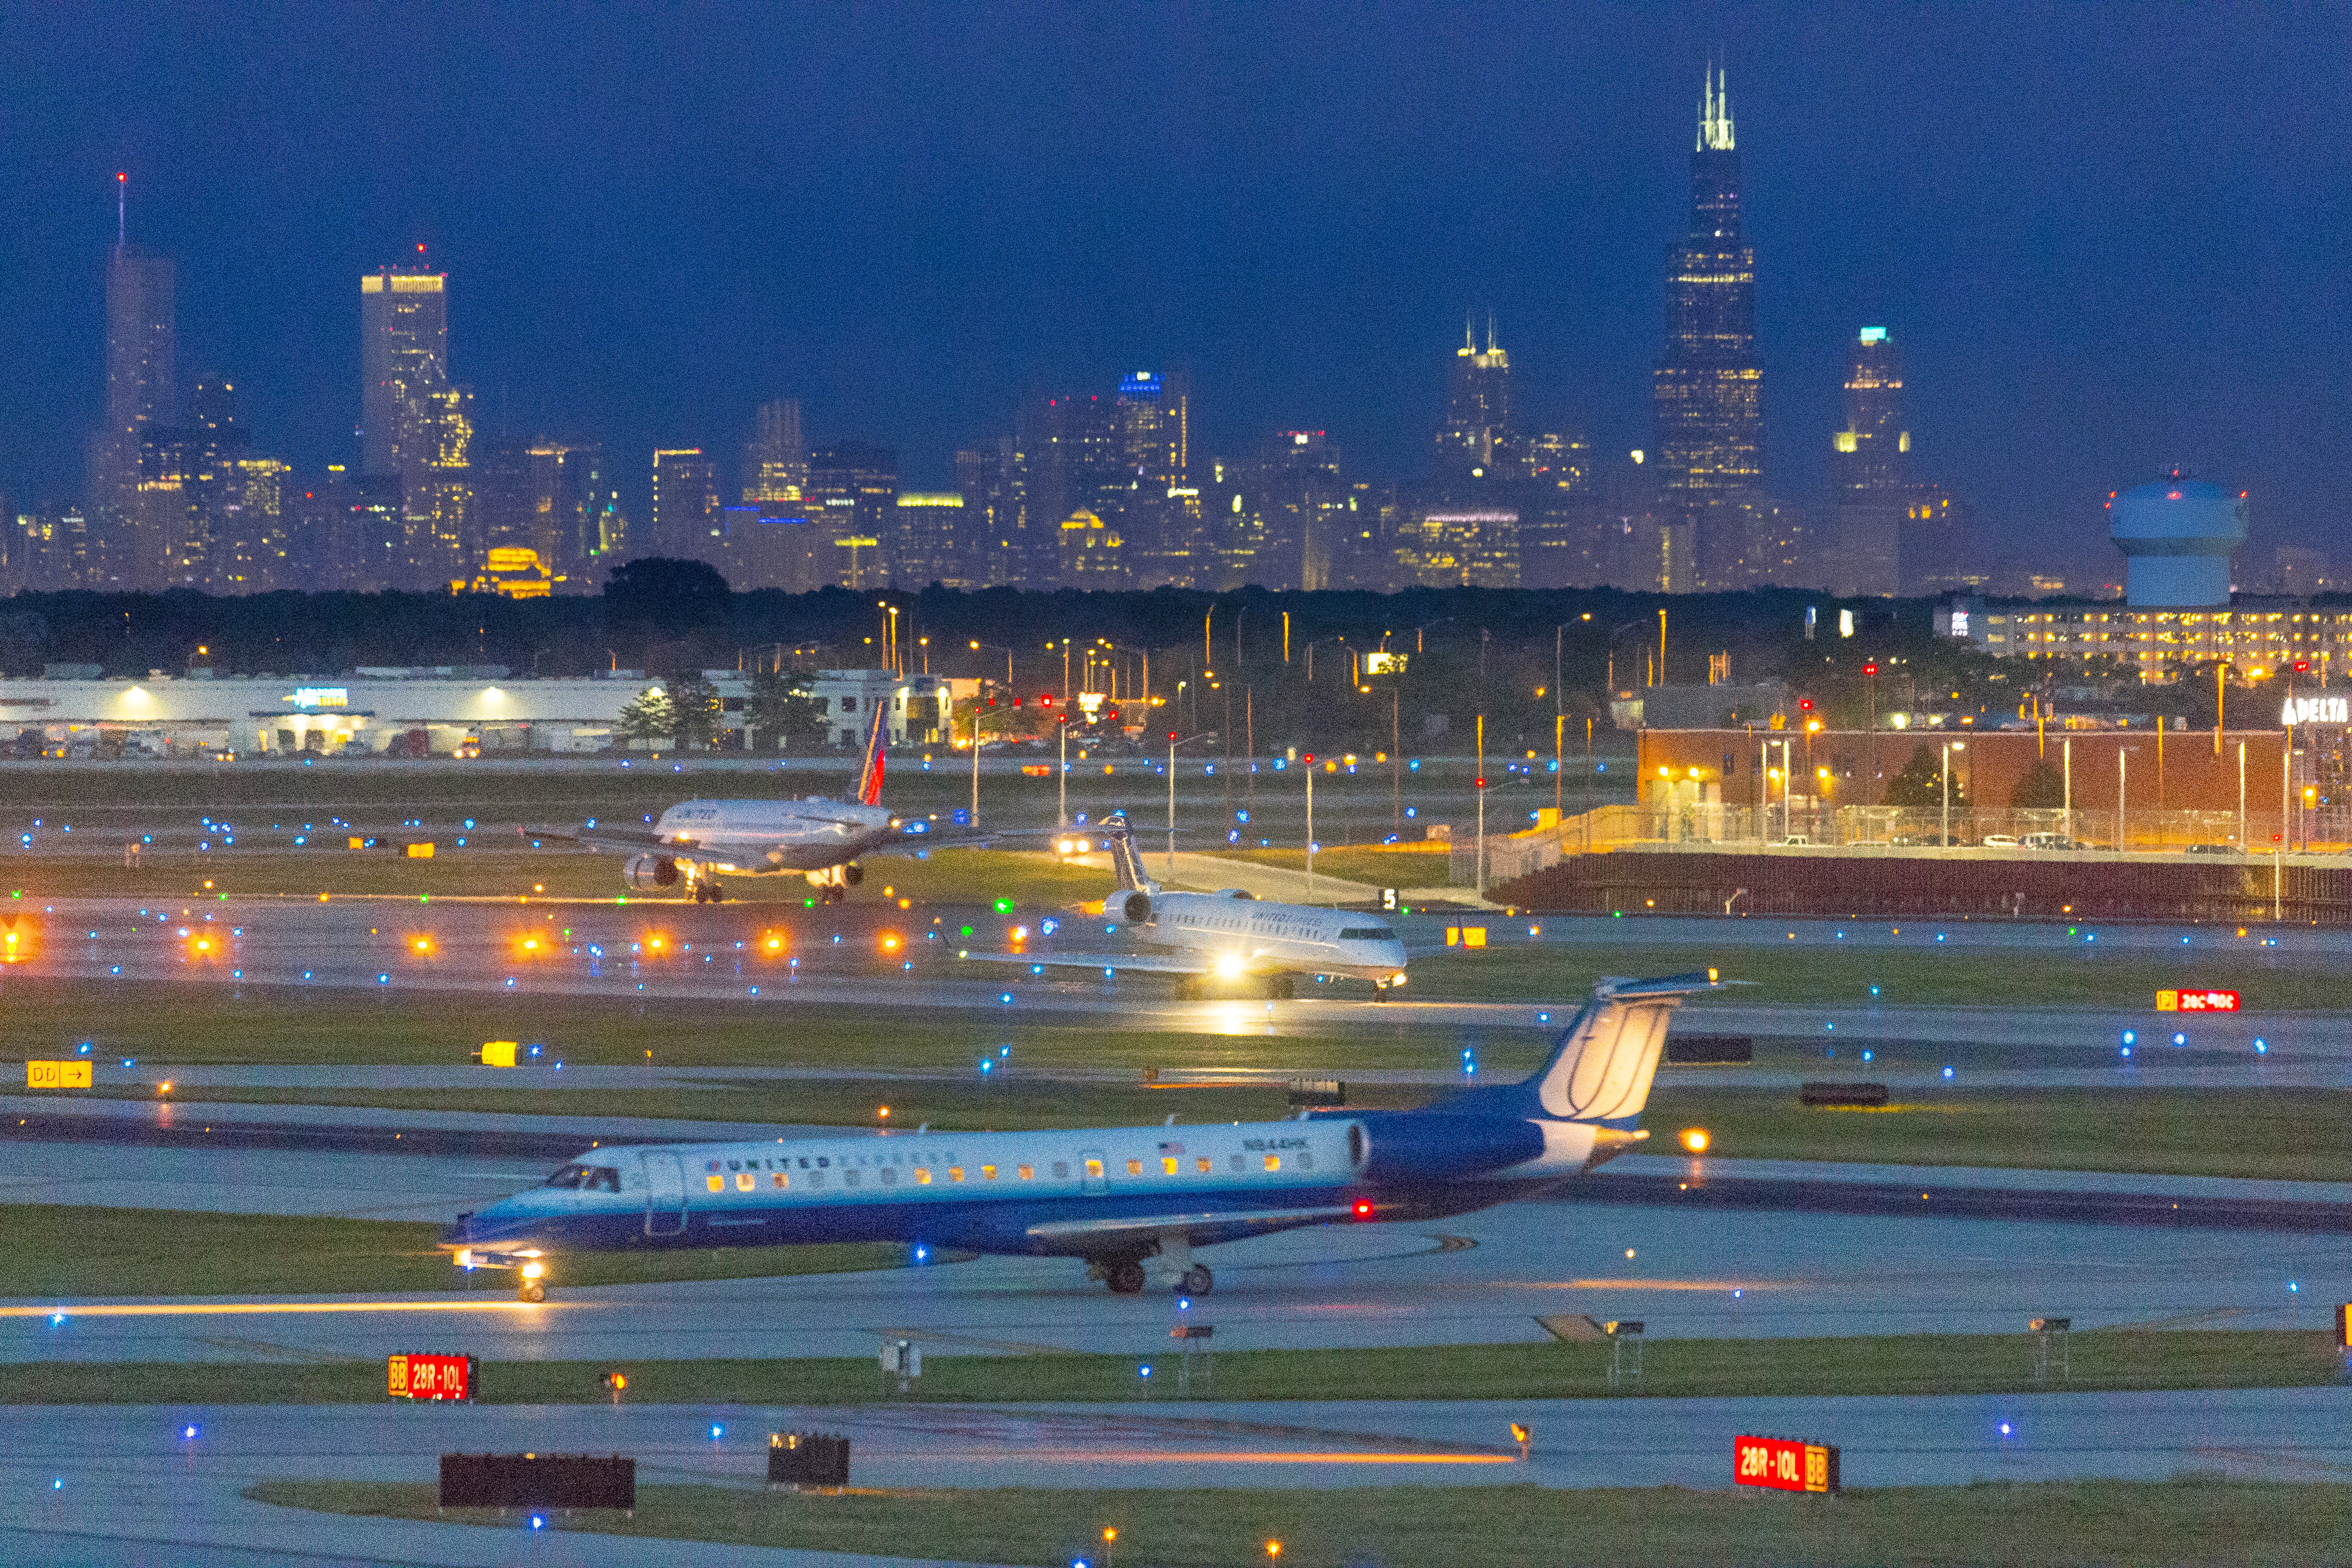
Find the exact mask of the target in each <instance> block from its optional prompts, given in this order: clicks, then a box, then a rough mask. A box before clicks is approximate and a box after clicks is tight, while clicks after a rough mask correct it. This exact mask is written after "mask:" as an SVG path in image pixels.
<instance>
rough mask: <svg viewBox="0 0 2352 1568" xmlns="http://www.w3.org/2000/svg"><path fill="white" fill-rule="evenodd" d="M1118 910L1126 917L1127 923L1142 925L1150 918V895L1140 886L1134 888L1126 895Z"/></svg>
mask: <svg viewBox="0 0 2352 1568" xmlns="http://www.w3.org/2000/svg"><path fill="white" fill-rule="evenodd" d="M1118 912H1119V913H1120V914H1122V915H1125V916H1126V917H1127V923H1128V924H1129V925H1131V926H1139V925H1142V924H1143V923H1145V922H1146V921H1149V920H1150V919H1151V895H1150V893H1147V892H1145V891H1144V890H1143V889H1140V888H1138V889H1134V890H1133V891H1131V892H1129V894H1128V895H1127V900H1126V901H1125V902H1124V903H1122V904H1120V905H1119V907H1118Z"/></svg>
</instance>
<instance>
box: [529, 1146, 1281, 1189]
mask: <svg viewBox="0 0 2352 1568" xmlns="http://www.w3.org/2000/svg"><path fill="white" fill-rule="evenodd" d="M798 1158H799V1160H800V1167H801V1169H802V1170H803V1171H806V1172H808V1173H809V1174H808V1177H807V1182H808V1184H809V1185H810V1186H811V1187H813V1188H814V1187H822V1186H824V1171H825V1169H826V1168H828V1167H830V1166H831V1164H832V1161H831V1159H830V1158H829V1157H828V1156H826V1155H823V1154H819V1155H815V1156H813V1157H812V1156H808V1155H802V1156H799V1157H798ZM812 1158H814V1162H815V1163H814V1166H812V1165H811V1163H810V1162H811V1159H812ZM1291 1158H1292V1160H1293V1162H1294V1163H1295V1165H1294V1168H1296V1169H1297V1170H1301V1171H1311V1170H1313V1169H1314V1168H1315V1156H1314V1154H1313V1153H1311V1152H1307V1151H1306V1150H1301V1151H1299V1152H1297V1154H1294V1155H1293V1156H1291ZM1282 1159H1283V1157H1282V1156H1281V1155H1279V1154H1267V1155H1265V1156H1264V1158H1263V1161H1262V1163H1263V1167H1264V1168H1265V1170H1268V1171H1279V1170H1281V1169H1282ZM792 1163H793V1156H786V1157H785V1158H784V1159H783V1160H782V1161H770V1162H768V1164H769V1166H770V1167H771V1169H770V1173H769V1184H770V1185H771V1186H772V1188H774V1189H775V1190H776V1191H779V1192H782V1191H785V1190H787V1189H789V1188H790V1187H791V1186H792V1184H793V1179H792V1176H791V1175H790V1173H789V1170H788V1168H789V1167H790V1166H791V1165H792ZM1228 1163H1229V1165H1230V1166H1231V1168H1232V1170H1233V1172H1234V1173H1235V1174H1236V1175H1238V1174H1240V1173H1242V1172H1243V1171H1244V1169H1246V1168H1247V1167H1246V1160H1245V1157H1244V1156H1243V1155H1240V1154H1234V1155H1233V1156H1231V1157H1230V1159H1229V1161H1228ZM727 1164H728V1165H729V1166H730V1168H734V1167H737V1166H738V1165H739V1164H740V1167H741V1168H740V1169H734V1170H733V1173H734V1178H735V1190H736V1191H737V1192H739V1193H748V1192H751V1191H753V1190H755V1189H756V1188H757V1187H758V1186H759V1181H760V1178H759V1168H760V1162H759V1161H756V1160H746V1161H741V1162H738V1161H734V1160H730V1161H728V1162H727ZM1181 1165H1182V1162H1181V1160H1180V1159H1179V1158H1178V1157H1177V1156H1176V1155H1174V1154H1163V1155H1161V1156H1160V1174H1162V1175H1166V1176H1173V1175H1177V1174H1179V1173H1181ZM718 1167H719V1162H718V1161H716V1160H713V1161H711V1162H710V1169H709V1174H708V1175H707V1176H706V1177H705V1178H704V1185H705V1186H707V1187H708V1188H709V1190H710V1191H712V1192H714V1193H721V1192H725V1191H726V1190H727V1174H726V1173H723V1172H721V1171H720V1170H719V1168H718ZM1192 1167H1193V1169H1194V1170H1195V1171H1196V1172H1197V1173H1200V1174H1202V1175H1207V1174H1208V1173H1210V1172H1211V1171H1212V1170H1213V1169H1214V1168H1215V1162H1214V1161H1213V1160H1212V1159H1211V1158H1210V1157H1209V1156H1208V1155H1206V1154H1200V1155H1196V1156H1194V1158H1193V1161H1192ZM913 1169H914V1177H915V1184H916V1185H917V1186H919V1187H928V1186H929V1185H930V1184H931V1168H930V1167H929V1165H917V1166H915V1167H914V1168H913ZM1014 1171H1015V1173H1016V1174H1017V1175H1018V1177H1019V1179H1020V1180H1022V1181H1024V1182H1027V1181H1034V1180H1035V1179H1036V1175H1037V1167H1036V1166H1034V1165H1017V1166H1015V1167H1014ZM947 1172H948V1180H949V1181H950V1182H951V1183H953V1182H961V1181H962V1180H963V1179H964V1168H963V1167H962V1166H961V1165H950V1166H949V1167H948V1168H947ZM1127 1173H1128V1174H1129V1175H1130V1176H1140V1175H1142V1174H1143V1161H1142V1160H1141V1159H1131V1160H1129V1161H1128V1162H1127ZM878 1174H879V1176H880V1179H881V1184H882V1185H884V1186H886V1187H892V1186H896V1185H898V1171H897V1169H895V1168H894V1167H893V1166H892V1165H881V1166H879V1167H878ZM860 1175H861V1173H860V1172H858V1171H857V1170H855V1169H850V1168H844V1169H843V1170H842V1171H841V1180H842V1184H843V1185H844V1186H850V1187H855V1186H857V1185H859V1184H860ZM1069 1176H1070V1163H1069V1162H1068V1161H1066V1160H1056V1161H1055V1162H1054V1179H1055V1180H1056V1181H1067V1180H1069ZM980 1179H981V1180H982V1181H983V1182H992V1181H994V1180H996V1179H997V1171H996V1167H995V1166H994V1165H982V1167H981V1168H980ZM1086 1179H1087V1180H1088V1181H1090V1182H1099V1181H1101V1180H1102V1179H1103V1163H1102V1162H1101V1161H1099V1160H1088V1161H1087V1162H1086ZM547 1184H548V1185H549V1186H551V1187H577V1188H581V1189H583V1190H584V1191H591V1192H608V1193H617V1192H619V1191H620V1190H621V1173H620V1172H619V1171H618V1170H617V1169H616V1168H614V1167H613V1166H609V1165H599V1166H588V1165H566V1166H565V1167H564V1168H563V1169H562V1170H560V1171H558V1172H556V1173H555V1174H553V1175H552V1176H550V1177H549V1178H548V1179H547Z"/></svg>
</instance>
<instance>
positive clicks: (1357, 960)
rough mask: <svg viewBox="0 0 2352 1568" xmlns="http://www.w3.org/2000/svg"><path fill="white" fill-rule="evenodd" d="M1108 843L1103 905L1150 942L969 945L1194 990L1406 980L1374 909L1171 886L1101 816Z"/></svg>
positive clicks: (1278, 989)
mask: <svg viewBox="0 0 2352 1568" xmlns="http://www.w3.org/2000/svg"><path fill="white" fill-rule="evenodd" d="M1102 836H1103V847H1104V848H1105V849H1107V850H1108V851H1109V852H1110V863H1111V869H1112V871H1113V873H1114V874H1115V875H1116V876H1117V878H1118V889H1117V890H1116V891H1114V892H1113V893H1111V894H1110V895H1109V897H1108V898H1106V899H1105V900H1103V911H1104V912H1105V913H1106V914H1111V915H1115V916H1119V917H1123V918H1124V919H1125V920H1126V921H1127V923H1128V926H1129V930H1130V931H1132V933H1133V934H1134V936H1135V939H1136V941H1137V942H1140V943H1141V944H1143V946H1144V947H1145V948H1146V949H1148V950H1154V951H1147V952H1139V953H1123V954H1119V955H1117V956H1109V955H1104V954H1099V953H1097V954H1083V953H1081V954H1061V955H1055V954H1052V953H1015V952H992V953H966V954H962V955H961V956H963V957H965V958H969V959H979V960H982V961H984V962H991V963H1025V964H1028V965H1029V966H1031V967H1032V968H1033V969H1034V968H1045V969H1102V970H1108V971H1111V972H1113V973H1116V972H1117V971H1118V970H1122V969H1128V970H1138V971H1142V972H1144V973H1156V974H1181V975H1184V976H1187V977H1188V978H1187V980H1186V982H1185V984H1186V988H1187V990H1188V991H1190V990H1192V989H1195V988H1197V987H1198V986H1200V985H1201V984H1204V983H1207V982H1211V981H1217V980H1224V981H1235V980H1241V979H1244V978H1251V979H1256V980H1260V981H1262V982H1263V983H1264V984H1265V994H1267V995H1269V996H1289V995H1291V994H1293V991H1294V983H1293V980H1292V976H1294V975H1299V974H1339V975H1347V976H1350V977H1353V978H1355V979H1358V980H1369V981H1370V982H1371V983H1372V986H1373V991H1372V997H1373V1000H1375V1001H1379V1002H1385V1001H1387V1000H1388V994H1389V987H1390V986H1391V985H1402V984H1404V979H1405V951H1404V943H1403V942H1402V941H1400V940H1399V939H1398V937H1397V933H1396V932H1395V931H1393V930H1391V928H1390V927H1388V926H1387V925H1385V924H1383V923H1381V919H1380V917H1379V916H1377V915H1370V914H1366V913H1364V912H1362V911H1361V910H1323V909H1316V908H1313V907H1311V906H1309V905H1306V904H1278V903H1274V902H1272V901H1270V900H1259V899H1256V898H1253V897H1252V896H1251V895H1249V894H1248V893H1245V892H1243V891H1242V890H1241V889H1238V888H1227V889H1223V891H1220V892H1214V893H1167V892H1162V891H1160V886H1159V884H1158V883H1156V882H1150V881H1147V880H1145V879H1144V876H1143V867H1142V863H1141V859H1140V858H1139V856H1138V855H1137V853H1136V849H1135V840H1134V837H1133V835H1132V834H1131V833H1130V831H1129V826H1128V822H1127V818H1126V817H1125V816H1112V817H1110V818H1109V819H1108V820H1107V821H1106V822H1104V824H1103V834H1102Z"/></svg>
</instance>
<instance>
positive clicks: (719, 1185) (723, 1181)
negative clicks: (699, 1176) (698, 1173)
mask: <svg viewBox="0 0 2352 1568" xmlns="http://www.w3.org/2000/svg"><path fill="white" fill-rule="evenodd" d="M703 1181H704V1184H705V1185H707V1186H708V1187H709V1189H710V1190H711V1191H712V1192H714V1193H723V1192H725V1191H726V1190H727V1178H726V1177H724V1176H706V1177H705V1178H703Z"/></svg>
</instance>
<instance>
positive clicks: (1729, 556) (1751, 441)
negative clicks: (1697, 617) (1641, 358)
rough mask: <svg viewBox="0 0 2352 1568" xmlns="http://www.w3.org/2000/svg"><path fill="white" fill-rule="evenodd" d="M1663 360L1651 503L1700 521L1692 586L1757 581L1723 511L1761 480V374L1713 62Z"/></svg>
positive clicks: (1750, 261)
mask: <svg viewBox="0 0 2352 1568" xmlns="http://www.w3.org/2000/svg"><path fill="white" fill-rule="evenodd" d="M1667 261H1668V268H1667V275H1666V352H1665V353H1664V356H1662V357H1661V358H1660V360H1659V361H1658V364H1657V368H1656V370H1655V372H1654V379H1653V382H1652V403H1651V407H1652V413H1653V415H1654V418H1655V421H1656V437H1657V439H1656V444H1655V447H1654V450H1653V452H1652V454H1651V461H1652V462H1653V463H1654V464H1655V465H1656V478H1657V483H1658V489H1659V492H1660V493H1659V499H1660V500H1661V502H1662V503H1663V504H1664V506H1665V507H1667V508H1668V509H1669V510H1681V511H1684V512H1686V513H1687V514H1689V515H1690V516H1691V518H1692V519H1693V521H1695V522H1696V525H1697V532H1698V536H1699V537H1698V550H1697V553H1698V558H1699V559H1698V575H1699V578H1700V586H1702V587H1707V588H1730V587H1738V586H1741V585H1743V584H1745V583H1747V582H1748V581H1750V580H1752V579H1753V578H1754V577H1756V576H1758V575H1760V573H1761V568H1760V564H1759V563H1749V562H1748V560H1747V555H1748V551H1747V548H1746V544H1747V540H1746V537H1745V536H1746V534H1747V532H1748V529H1747V527H1746V525H1745V521H1744V520H1742V519H1740V518H1738V517H1737V516H1734V515H1730V514H1727V513H1724V512H1723V511H1722V510H1721V503H1723V502H1725V501H1727V500H1733V499H1735V498H1738V496H1740V494H1741V492H1743V491H1748V490H1752V489H1756V488H1758V487H1759V486H1760V485H1761V484H1762V482H1763V479H1764V410H1763V401H1762V399H1763V389H1764V371H1763V367H1762V366H1761V365H1759V363H1757V359H1756V253H1755V251H1754V250H1753V249H1752V248H1750V247H1748V246H1747V245H1746V244H1744V243H1742V241H1741V238H1740V231H1739V153H1738V152H1737V151H1736V150H1735V147H1734V143H1733V140H1732V127H1731V100H1730V98H1729V96H1728V95H1727V92H1726V89H1725V85H1724V77H1723V73H1722V72H1721V71H1720V70H1718V69H1717V68H1714V67H1712V66H1710V67H1709V68H1708V70H1707V73H1706V92H1705V94H1704V97H1703V99H1702V100H1701V104H1700V109H1699V126H1698V145H1697V147H1696V150H1695V151H1694V152H1693V153H1691V221H1690V232H1689V234H1688V235H1687V236H1685V237H1684V238H1683V239H1681V240H1680V241H1678V242H1677V243H1675V245H1674V246H1673V247H1670V248H1669V250H1668V252H1667Z"/></svg>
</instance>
